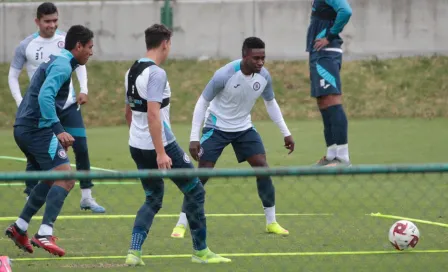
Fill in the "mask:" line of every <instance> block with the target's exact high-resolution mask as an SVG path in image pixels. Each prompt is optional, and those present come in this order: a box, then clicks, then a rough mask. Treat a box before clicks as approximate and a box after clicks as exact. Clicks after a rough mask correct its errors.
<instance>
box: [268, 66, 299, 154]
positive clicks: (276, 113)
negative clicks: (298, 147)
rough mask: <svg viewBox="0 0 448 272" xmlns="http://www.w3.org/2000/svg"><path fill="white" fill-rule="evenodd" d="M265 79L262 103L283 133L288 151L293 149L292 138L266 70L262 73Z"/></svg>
mask: <svg viewBox="0 0 448 272" xmlns="http://www.w3.org/2000/svg"><path fill="white" fill-rule="evenodd" d="M264 76H265V78H266V80H267V85H266V88H265V89H264V91H263V93H262V94H261V96H262V97H263V100H264V105H265V106H266V110H267V112H268V114H269V117H270V118H271V120H272V121H273V122H274V123H275V124H276V125H277V126H278V128H279V129H280V132H281V133H282V134H283V137H284V140H285V147H286V148H287V149H289V150H290V152H289V153H291V152H293V151H294V140H293V139H292V135H291V132H290V131H289V129H288V126H287V125H286V123H285V120H284V119H283V114H282V111H281V110H280V106H279V105H278V103H277V100H276V99H275V96H274V90H273V87H272V78H271V76H270V74H269V73H268V72H267V71H266V74H265V75H264Z"/></svg>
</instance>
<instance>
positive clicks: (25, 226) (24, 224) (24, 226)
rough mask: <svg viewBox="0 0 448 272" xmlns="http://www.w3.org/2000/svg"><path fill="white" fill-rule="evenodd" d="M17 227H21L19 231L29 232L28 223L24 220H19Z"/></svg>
mask: <svg viewBox="0 0 448 272" xmlns="http://www.w3.org/2000/svg"><path fill="white" fill-rule="evenodd" d="M16 225H17V227H19V229H21V230H23V231H27V230H28V222H26V221H25V220H23V219H22V218H18V219H17V220H16Z"/></svg>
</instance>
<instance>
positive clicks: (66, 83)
mask: <svg viewBox="0 0 448 272" xmlns="http://www.w3.org/2000/svg"><path fill="white" fill-rule="evenodd" d="M77 67H78V63H77V61H76V60H75V58H74V57H73V55H72V53H70V51H68V50H65V49H62V51H61V53H60V54H59V55H56V56H55V55H51V56H50V57H49V58H48V60H46V61H45V62H43V63H42V64H41V65H40V66H39V68H37V70H36V72H35V74H34V75H33V77H32V78H31V82H30V85H29V87H28V90H27V91H26V93H25V96H24V97H23V100H22V103H20V106H19V109H18V110H17V113H16V121H15V124H14V126H26V127H31V128H51V129H52V130H53V132H54V133H55V134H56V135H58V134H60V133H61V132H64V128H63V127H62V125H61V123H60V122H59V118H58V113H59V112H60V111H62V109H63V107H64V104H65V102H66V101H67V97H68V96H69V95H70V80H71V75H72V73H73V71H74V70H75V69H76V68H77Z"/></svg>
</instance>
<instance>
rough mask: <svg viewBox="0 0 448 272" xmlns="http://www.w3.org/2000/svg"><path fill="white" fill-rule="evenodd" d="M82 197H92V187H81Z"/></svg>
mask: <svg viewBox="0 0 448 272" xmlns="http://www.w3.org/2000/svg"><path fill="white" fill-rule="evenodd" d="M81 197H82V199H86V198H92V190H91V189H81Z"/></svg>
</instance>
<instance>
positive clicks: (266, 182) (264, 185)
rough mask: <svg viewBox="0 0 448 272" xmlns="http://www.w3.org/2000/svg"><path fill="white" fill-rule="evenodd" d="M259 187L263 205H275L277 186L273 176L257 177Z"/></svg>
mask: <svg viewBox="0 0 448 272" xmlns="http://www.w3.org/2000/svg"><path fill="white" fill-rule="evenodd" d="M257 189H258V196H259V197H260V199H261V203H263V207H273V206H274V205H275V188H274V185H273V184H272V180H271V177H260V178H257Z"/></svg>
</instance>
